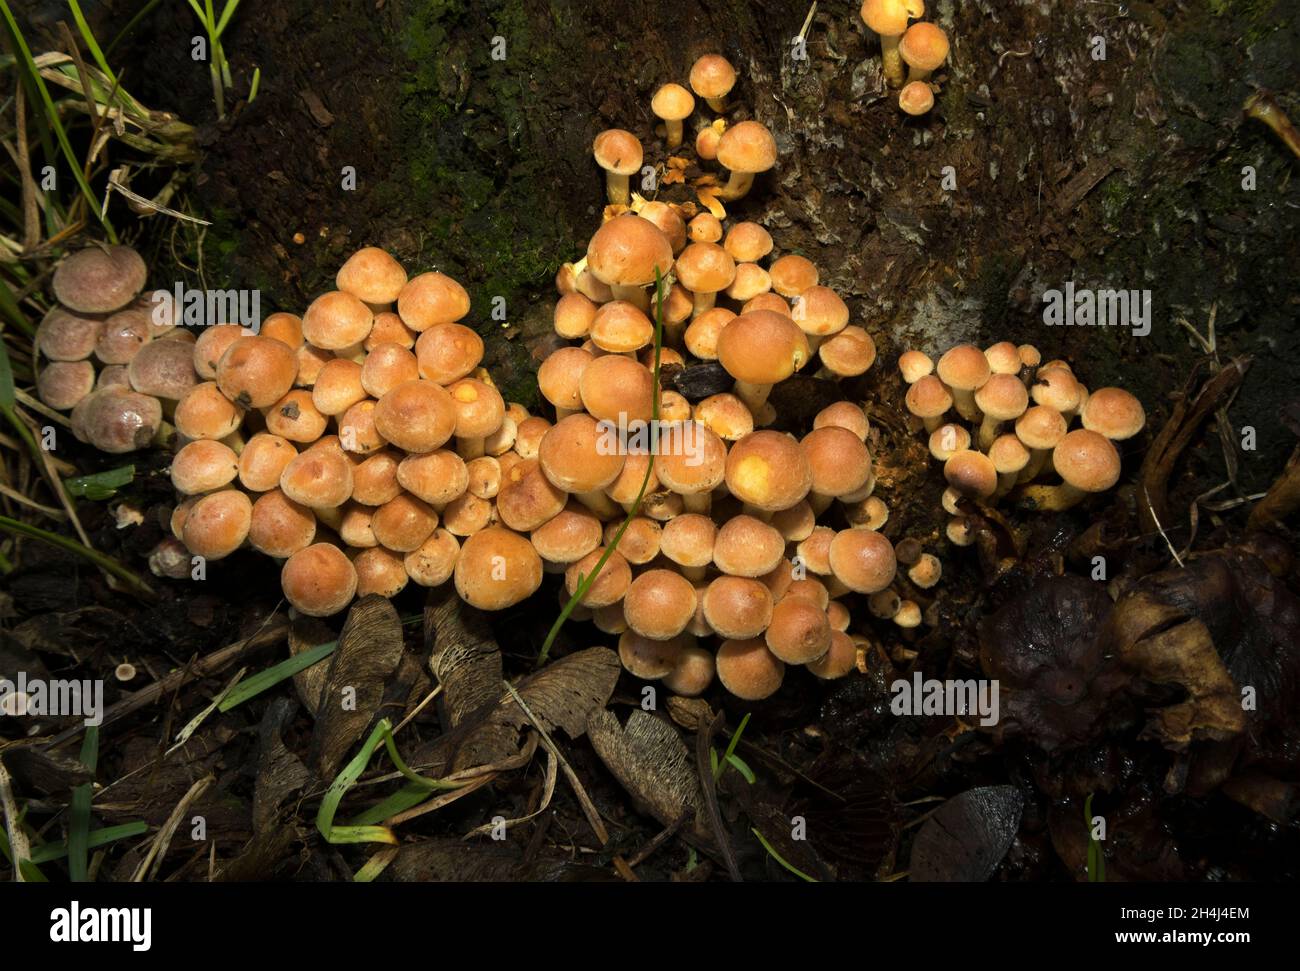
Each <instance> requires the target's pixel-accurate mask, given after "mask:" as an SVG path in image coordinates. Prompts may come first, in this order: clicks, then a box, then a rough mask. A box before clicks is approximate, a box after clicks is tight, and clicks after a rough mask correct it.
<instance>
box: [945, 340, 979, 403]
mask: <svg viewBox="0 0 1300 971" xmlns="http://www.w3.org/2000/svg"><path fill="white" fill-rule="evenodd" d="M936 371H937V372H938V375H939V379H940V380H941V381H943V383H944V384H946V385H947V386H948V387H950V388H953V389H955V390H958V391H972V392H973V391H975V390H976V389H977V388H981V387H983V386H984V383H985V382H987V381H988V379H989V375H990V374H991V373H992V372H991V371H990V369H989V359H988V358H987V357H985V356H984V352H983V351H981V350H980V349H979V348H978V347H975V346H974V345H973V344H958V345H957V346H956V347H954V348H952V349H950V350H949V351H948V352H947V353H946V354H944V355H943V357H941V358H939V364H938V366H937V368H936Z"/></svg>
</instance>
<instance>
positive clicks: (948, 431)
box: [930, 423, 971, 462]
mask: <svg viewBox="0 0 1300 971" xmlns="http://www.w3.org/2000/svg"><path fill="white" fill-rule="evenodd" d="M970 443H971V437H970V432H968V431H967V430H966V429H965V428H964V427H962V426H961V425H954V424H951V423H950V424H947V425H940V426H939V427H938V428H936V429H935V430H934V431H933V432H931V433H930V454H931V455H933V456H934V457H935V458H936V459H937V460H938V461H940V462H947V461H948V459H950V458H952V456H953V455H954V453H956V452H961V451H963V450H965V449H968V448H970Z"/></svg>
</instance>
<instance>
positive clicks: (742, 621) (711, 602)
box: [702, 576, 773, 640]
mask: <svg viewBox="0 0 1300 971" xmlns="http://www.w3.org/2000/svg"><path fill="white" fill-rule="evenodd" d="M702 602H703V608H704V618H705V620H707V621H708V622H709V626H710V627H712V628H713V630H714V631H715V632H717V634H718V635H719V636H720V637H727V638H733V639H738V640H739V639H744V638H749V637H760V636H762V634H763V631H765V630H767V626H768V624H770V623H771V621H772V607H773V602H772V592H771V591H770V590H769V589H768V588H767V585H766V584H764V583H763V582H762V581H761V580H754V579H750V578H748V577H737V576H720V577H715V578H714V579H713V581H712V582H711V583H710V584H709V585H708V587H707V588H706V589H705V591H704V596H703V598H702Z"/></svg>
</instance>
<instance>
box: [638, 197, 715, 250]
mask: <svg viewBox="0 0 1300 971" xmlns="http://www.w3.org/2000/svg"><path fill="white" fill-rule="evenodd" d="M637 215H638V216H640V217H641V218H642V219H648V220H650V222H652V223H654V224H655V226H657V227H658V229H659V231H660V232H661V233H663V234H664V235H665V236H667V237H668V242H669V244H670V245H671V246H672V248H673V252H674V253H680V252H681V250H682V247H683V246H685V245H686V223H685V222H684V221H683V220H682V216H681V213H679V212H678V211H677V208H676V207H675V206H670V205H668V203H666V202H647V203H646V204H645V205H643V206H642V207H641V208H640V209H639V210H638V211H637ZM703 215H709V214H708V213H703ZM710 218H712V217H711V216H710ZM695 219H696V220H698V219H699V216H696V217H695ZM694 222H695V220H692V225H693V224H694ZM718 231H719V232H721V231H722V230H721V226H719V229H718Z"/></svg>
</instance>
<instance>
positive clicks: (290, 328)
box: [258, 312, 303, 351]
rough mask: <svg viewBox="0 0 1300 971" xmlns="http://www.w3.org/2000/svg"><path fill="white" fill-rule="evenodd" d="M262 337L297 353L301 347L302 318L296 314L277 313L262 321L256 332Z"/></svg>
mask: <svg viewBox="0 0 1300 971" xmlns="http://www.w3.org/2000/svg"><path fill="white" fill-rule="evenodd" d="M258 333H260V334H261V336H263V337H270V338H271V339H273V340H277V341H279V342H280V343H281V344H284V345H285V346H287V347H290V348H292V349H293V350H294V351H297V350H298V348H300V347H302V341H303V337H302V318H301V317H299V316H297V315H296V314H287V313H283V312H277V313H273V314H271V316H269V317H267V318H266V319H265V320H264V321H262V329H261V330H260V331H259V332H258Z"/></svg>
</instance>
